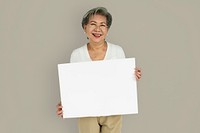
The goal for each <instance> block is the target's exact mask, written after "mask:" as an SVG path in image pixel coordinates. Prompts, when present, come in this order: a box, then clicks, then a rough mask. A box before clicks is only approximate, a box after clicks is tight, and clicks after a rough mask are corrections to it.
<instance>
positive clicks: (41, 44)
mask: <svg viewBox="0 0 200 133" xmlns="http://www.w3.org/2000/svg"><path fill="white" fill-rule="evenodd" d="M96 6H105V7H106V8H107V9H108V10H109V11H110V12H111V14H112V15H113V25H112V27H111V29H110V31H109V36H108V38H107V40H108V41H109V42H112V43H115V44H118V45H121V46H122V47H123V49H124V51H125V52H126V56H127V57H135V58H136V61H137V65H138V66H139V67H141V68H142V70H143V77H142V79H141V81H139V83H138V97H139V114H138V115H126V116H124V119H123V133H146V132H148V133H199V132H200V127H199V121H200V97H199V94H200V90H199V89H200V87H199V81H200V80H199V79H200V78H199V74H200V69H199V68H200V61H199V59H198V58H199V57H200V8H199V7H200V1H199V0H0V132H1V133H42V132H43V133H55V132H56V133H77V132H78V129H77V123H76V122H77V120H76V119H64V120H63V119H61V118H58V117H57V116H56V104H57V103H58V102H59V101H60V93H59V84H58V73H57V64H59V63H66V62H69V58H70V54H71V52H72V50H73V49H75V48H77V47H80V46H82V45H83V44H85V43H86V42H87V39H86V37H85V35H84V33H83V30H82V28H81V25H80V23H81V19H82V16H83V15H84V13H85V12H86V11H87V10H89V9H91V8H93V7H96Z"/></svg>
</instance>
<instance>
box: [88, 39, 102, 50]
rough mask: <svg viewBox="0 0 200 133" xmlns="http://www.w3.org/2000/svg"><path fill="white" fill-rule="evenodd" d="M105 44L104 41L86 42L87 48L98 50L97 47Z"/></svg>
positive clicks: (100, 47)
mask: <svg viewBox="0 0 200 133" xmlns="http://www.w3.org/2000/svg"><path fill="white" fill-rule="evenodd" d="M105 46H106V41H103V42H100V43H91V42H89V43H88V48H89V49H91V50H98V49H102V48H105Z"/></svg>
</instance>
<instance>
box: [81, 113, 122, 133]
mask: <svg viewBox="0 0 200 133" xmlns="http://www.w3.org/2000/svg"><path fill="white" fill-rule="evenodd" d="M78 126H79V133H121V126H122V116H121V115H115V116H103V117H84V118H79V119H78Z"/></svg>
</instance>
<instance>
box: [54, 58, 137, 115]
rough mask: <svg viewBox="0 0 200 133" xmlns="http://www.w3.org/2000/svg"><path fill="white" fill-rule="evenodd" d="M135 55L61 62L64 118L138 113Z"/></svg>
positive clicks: (60, 73) (60, 80)
mask: <svg viewBox="0 0 200 133" xmlns="http://www.w3.org/2000/svg"><path fill="white" fill-rule="evenodd" d="M134 68H135V58H126V59H114V60H103V61H91V62H80V63H66V64H58V75H59V84H60V95H61V103H62V106H63V117H64V118H77V117H95V116H110V115H124V114H136V113H138V101H137V85H136V79H135V74H134Z"/></svg>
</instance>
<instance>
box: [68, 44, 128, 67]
mask: <svg viewBox="0 0 200 133" xmlns="http://www.w3.org/2000/svg"><path fill="white" fill-rule="evenodd" d="M122 58H125V54H124V51H123V49H122V47H120V46H118V45H115V44H112V43H109V42H107V51H106V55H105V57H104V60H111V59H122ZM84 61H92V59H91V58H90V55H89V53H88V49H87V44H85V45H83V46H82V47H80V48H77V49H75V50H74V51H73V52H72V54H71V58H70V62H71V63H72V62H84Z"/></svg>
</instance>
